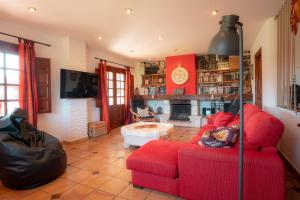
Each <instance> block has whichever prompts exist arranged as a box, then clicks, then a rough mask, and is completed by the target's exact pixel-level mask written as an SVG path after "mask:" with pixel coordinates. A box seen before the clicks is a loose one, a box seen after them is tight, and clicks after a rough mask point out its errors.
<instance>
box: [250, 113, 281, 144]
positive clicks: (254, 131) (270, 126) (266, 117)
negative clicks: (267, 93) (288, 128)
mask: <svg viewBox="0 0 300 200" xmlns="http://www.w3.org/2000/svg"><path fill="white" fill-rule="evenodd" d="M283 130H284V125H283V123H282V122H281V121H280V120H278V119H277V118H275V117H273V116H272V115H270V114H268V113H265V112H258V113H256V114H254V115H253V116H252V117H251V118H250V119H249V120H248V121H247V122H246V123H245V129H244V132H245V140H246V142H247V143H249V144H251V145H254V146H256V147H258V148H262V147H268V146H276V144H277V142H278V140H279V139H280V137H281V135H282V133H283Z"/></svg>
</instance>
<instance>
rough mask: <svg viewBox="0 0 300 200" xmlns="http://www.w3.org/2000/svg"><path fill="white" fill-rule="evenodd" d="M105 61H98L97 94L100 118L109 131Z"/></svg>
mask: <svg viewBox="0 0 300 200" xmlns="http://www.w3.org/2000/svg"><path fill="white" fill-rule="evenodd" d="M106 71H107V69H106V61H102V60H101V61H100V63H99V70H98V76H99V80H100V87H99V88H100V92H101V95H99V97H100V98H101V99H100V102H101V106H102V107H101V120H103V121H104V122H105V123H106V127H107V131H108V132H110V130H111V128H110V120H109V112H108V98H107V77H106Z"/></svg>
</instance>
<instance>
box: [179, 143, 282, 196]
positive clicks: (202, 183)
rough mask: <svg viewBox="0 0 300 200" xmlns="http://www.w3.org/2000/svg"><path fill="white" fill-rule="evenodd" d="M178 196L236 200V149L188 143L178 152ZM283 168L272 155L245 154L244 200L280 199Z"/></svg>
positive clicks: (247, 152)
mask: <svg viewBox="0 0 300 200" xmlns="http://www.w3.org/2000/svg"><path fill="white" fill-rule="evenodd" d="M178 167H179V177H180V193H181V194H182V197H183V198H186V199H211V200H217V199H220V197H222V199H237V197H238V174H239V173H238V172H239V170H238V169H239V151H238V149H213V148H202V147H199V146H198V145H193V144H190V145H189V146H185V147H182V148H180V150H179V153H178ZM284 191H285V178H284V165H283V163H282V161H281V159H280V158H279V156H278V155H277V153H274V152H257V151H247V150H245V152H244V199H260V200H274V199H276V200H283V199H284Z"/></svg>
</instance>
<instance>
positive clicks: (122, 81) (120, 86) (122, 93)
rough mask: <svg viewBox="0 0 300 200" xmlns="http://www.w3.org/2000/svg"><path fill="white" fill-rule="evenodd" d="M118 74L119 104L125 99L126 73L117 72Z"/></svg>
mask: <svg viewBox="0 0 300 200" xmlns="http://www.w3.org/2000/svg"><path fill="white" fill-rule="evenodd" d="M116 76H117V104H118V105H121V104H124V100H125V75H124V74H119V73H117V74H116Z"/></svg>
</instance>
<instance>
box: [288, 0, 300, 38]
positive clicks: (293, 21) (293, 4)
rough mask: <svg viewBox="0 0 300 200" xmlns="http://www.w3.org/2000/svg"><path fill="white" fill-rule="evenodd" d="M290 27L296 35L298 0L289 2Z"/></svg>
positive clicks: (299, 0)
mask: <svg viewBox="0 0 300 200" xmlns="http://www.w3.org/2000/svg"><path fill="white" fill-rule="evenodd" d="M290 22H291V29H292V32H293V33H294V34H295V35H296V34H297V30H298V23H299V22H300V0H292V2H291V19H290Z"/></svg>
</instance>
